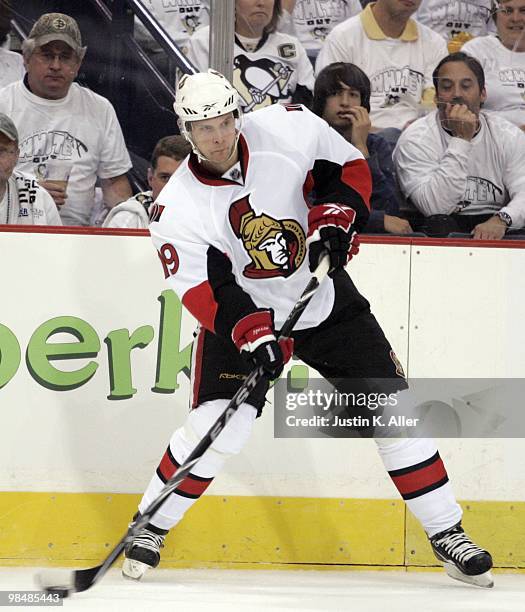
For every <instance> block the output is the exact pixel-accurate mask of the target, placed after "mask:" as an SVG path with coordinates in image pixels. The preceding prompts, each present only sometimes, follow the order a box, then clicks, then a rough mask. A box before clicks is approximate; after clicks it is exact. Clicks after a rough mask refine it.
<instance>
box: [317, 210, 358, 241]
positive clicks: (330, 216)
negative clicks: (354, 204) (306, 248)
mask: <svg viewBox="0 0 525 612" xmlns="http://www.w3.org/2000/svg"><path fill="white" fill-rule="evenodd" d="M354 221H355V210H354V209H353V208H350V206H345V205H344V204H333V203H331V202H329V203H327V204H318V205H317V206H312V208H310V210H309V211H308V236H307V238H308V239H310V238H312V240H310V242H311V241H313V240H319V237H318V236H317V237H315V238H314V236H313V235H314V234H315V232H316V231H317V230H319V229H321V228H322V227H327V226H333V227H340V228H341V229H342V230H343V231H344V232H347V233H348V232H350V228H351V226H352V224H353V222H354Z"/></svg>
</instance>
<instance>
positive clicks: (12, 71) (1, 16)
mask: <svg viewBox="0 0 525 612" xmlns="http://www.w3.org/2000/svg"><path fill="white" fill-rule="evenodd" d="M10 30H11V8H10V5H9V3H4V2H0V87H5V86H6V85H9V83H12V82H13V81H19V80H20V79H22V78H24V62H23V60H22V56H21V55H19V54H18V53H13V51H9V49H6V48H4V45H5V44H6V41H7V40H8V36H9V31H10Z"/></svg>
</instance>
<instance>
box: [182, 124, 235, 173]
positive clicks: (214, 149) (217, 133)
mask: <svg viewBox="0 0 525 612" xmlns="http://www.w3.org/2000/svg"><path fill="white" fill-rule="evenodd" d="M191 137H192V140H193V144H194V145H195V146H196V147H197V149H199V151H200V153H201V155H202V156H203V157H205V158H206V159H207V160H208V161H209V162H210V163H211V164H214V165H216V166H217V167H222V166H224V165H225V164H227V163H228V162H229V161H230V159H231V158H232V157H233V154H234V152H235V142H236V129H235V118H234V116H233V113H228V114H227V115H222V116H221V117H214V118H213V119H203V120H202V121H193V122H192V124H191ZM233 163H235V162H233ZM233 163H232V165H233ZM226 170H227V168H225V169H224V171H226Z"/></svg>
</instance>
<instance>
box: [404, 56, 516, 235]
mask: <svg viewBox="0 0 525 612" xmlns="http://www.w3.org/2000/svg"><path fill="white" fill-rule="evenodd" d="M434 80H435V84H436V85H435V86H436V92H437V103H438V110H437V111H435V112H433V113H431V114H429V115H427V116H426V117H423V118H421V119H419V120H418V121H416V122H414V123H413V124H412V125H410V126H409V127H408V128H407V129H406V130H405V131H404V132H403V134H401V137H400V138H399V141H398V143H397V146H396V149H395V150H394V155H393V159H394V167H395V170H396V173H397V177H398V181H399V184H400V187H401V190H402V191H403V193H404V195H405V197H406V198H410V200H411V202H412V203H413V204H414V205H415V206H416V207H417V208H418V209H419V210H420V211H421V212H422V213H423V215H425V216H426V217H429V216H432V215H449V216H450V217H452V219H453V220H454V222H455V223H457V225H458V226H459V229H460V230H462V231H469V232H471V233H472V236H473V237H474V238H477V239H487V240H491V239H496V240H497V239H501V238H503V237H504V235H505V232H506V231H507V229H509V228H512V229H520V228H522V227H523V226H524V225H525V172H524V170H523V169H524V168H525V134H524V133H523V132H522V131H521V130H520V129H519V128H517V127H516V126H515V125H513V124H512V123H510V122H508V121H506V120H505V119H502V118H500V117H498V116H497V115H495V114H488V113H484V112H482V111H481V110H480V108H481V105H482V103H483V102H484V100H485V98H486V93H485V82H484V74H483V68H482V67H481V64H480V63H479V62H478V61H477V60H476V59H475V58H473V57H471V56H469V55H467V54H466V53H463V52H461V51H460V52H458V53H453V54H451V55H449V56H447V57H446V58H444V59H443V60H442V61H441V62H440V63H439V64H438V66H437V68H436V70H435V71H434Z"/></svg>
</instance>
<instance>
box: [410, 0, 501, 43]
mask: <svg viewBox="0 0 525 612" xmlns="http://www.w3.org/2000/svg"><path fill="white" fill-rule="evenodd" d="M492 4H493V0H423V1H422V2H421V6H420V7H419V9H418V11H417V13H416V15H415V18H416V19H417V20H418V21H419V23H423V24H425V25H426V26H428V27H429V28H432V29H433V30H434V32H438V34H441V36H443V38H445V40H446V41H447V43H448V50H449V51H450V53H453V52H454V51H459V50H460V49H461V50H463V48H462V45H463V44H464V43H466V42H467V41H469V40H472V39H473V38H475V37H476V36H485V35H487V34H489V33H490V32H492V31H493V24H492V22H491V20H490V12H491V8H492Z"/></svg>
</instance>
